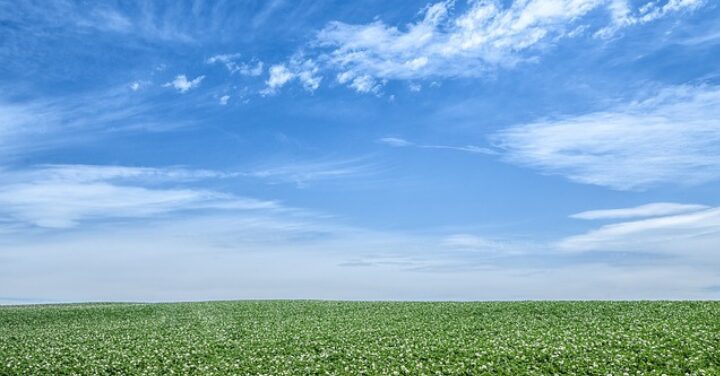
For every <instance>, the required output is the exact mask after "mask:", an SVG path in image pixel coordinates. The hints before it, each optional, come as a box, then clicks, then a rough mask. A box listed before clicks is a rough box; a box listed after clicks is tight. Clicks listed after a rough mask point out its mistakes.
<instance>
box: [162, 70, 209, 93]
mask: <svg viewBox="0 0 720 376" xmlns="http://www.w3.org/2000/svg"><path fill="white" fill-rule="evenodd" d="M204 78H205V76H204V75H203V76H198V77H195V78H194V79H192V80H190V81H188V79H187V77H186V76H185V75H184V74H181V75H178V76H176V77H175V79H174V80H172V81H171V82H168V83H166V84H165V85H163V86H164V87H173V88H175V89H177V91H179V92H181V93H185V92H187V91H188V90H190V89H193V88H196V87H198V86H200V83H201V82H202V80H203V79H204Z"/></svg>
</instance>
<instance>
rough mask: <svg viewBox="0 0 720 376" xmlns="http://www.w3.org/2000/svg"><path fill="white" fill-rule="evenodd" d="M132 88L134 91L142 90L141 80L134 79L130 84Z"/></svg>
mask: <svg viewBox="0 0 720 376" xmlns="http://www.w3.org/2000/svg"><path fill="white" fill-rule="evenodd" d="M130 89H131V90H132V91H138V90H140V81H134V82H132V83H131V84H130Z"/></svg>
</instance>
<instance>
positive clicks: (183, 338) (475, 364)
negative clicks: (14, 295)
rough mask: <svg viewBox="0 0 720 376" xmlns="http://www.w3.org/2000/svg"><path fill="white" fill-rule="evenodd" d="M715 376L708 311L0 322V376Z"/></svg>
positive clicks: (457, 307)
mask: <svg viewBox="0 0 720 376" xmlns="http://www.w3.org/2000/svg"><path fill="white" fill-rule="evenodd" d="M70 374H79V375H95V374H100V375H117V374H143V375H171V374H176V375H177V374H181V375H184V374H202V375H261V374H262V375H309V374H312V375H315V374H323V375H366V374H367V375H397V374H412V375H553V374H560V375H603V376H604V375H609V374H612V375H662V374H666V375H720V302H682V303H670V302H518V303H366V302H362V303H361V302H357V303H354V302H319V301H244V302H213V303H180V304H80V305H56V306H25V307H2V308H0V375H70Z"/></svg>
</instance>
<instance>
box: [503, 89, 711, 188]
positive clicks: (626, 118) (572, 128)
mask: <svg viewBox="0 0 720 376" xmlns="http://www.w3.org/2000/svg"><path fill="white" fill-rule="evenodd" d="M718 119H720V88H717V87H711V86H700V87H688V86H683V87H674V88H669V89H665V90H663V91H661V92H659V93H658V94H657V95H655V96H653V97H651V98H649V99H646V100H643V101H639V102H633V103H630V104H628V105H624V106H619V107H616V108H612V109H610V110H608V111H604V112H595V113H590V114H587V115H580V116H570V117H565V118H561V119H558V120H545V121H540V122H536V123H532V124H527V125H521V126H516V127H511V128H509V129H506V130H504V131H501V132H499V133H498V134H496V135H495V137H494V139H495V141H496V142H497V144H498V146H499V147H501V148H504V149H505V150H506V152H507V154H506V156H505V158H506V160H508V161H509V162H512V163H516V164H520V165H525V166H529V167H533V168H536V169H539V170H540V171H543V172H545V173H548V174H559V175H563V176H565V177H567V178H568V179H570V180H572V181H575V182H579V183H585V184H595V185H600V186H606V187H609V188H612V189H616V190H639V189H645V188H648V187H651V186H655V185H658V184H661V183H663V184H664V183H673V184H700V183H704V182H708V181H712V180H717V179H718V178H720V150H719V149H718V148H717V145H718V144H720V121H718Z"/></svg>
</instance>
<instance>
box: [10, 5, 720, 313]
mask: <svg viewBox="0 0 720 376" xmlns="http://www.w3.org/2000/svg"><path fill="white" fill-rule="evenodd" d="M0 62H2V64H0V171H1V172H2V174H0V304H16V303H17V304H20V303H39V302H82V301H184V300H214V299H258V298H261V299H265V298H317V299H348V300H357V299H360V300H364V299H368V300H376V299H380V300H385V299H393V300H516V299H718V298H720V290H718V288H717V287H718V286H720V253H719V252H720V195H718V189H719V188H720V69H719V68H718V62H720V4H718V3H716V2H714V1H709V0H655V1H650V0H640V1H636V0H515V1H510V0H502V1H501V0H456V1H414V0H412V1H411V0H408V1H397V2H391V3H388V2H383V1H377V0H363V1H354V2H344V1H286V0H267V1H259V0H252V1H251V0H246V1H201V0H197V1H174V2H159V1H127V2H126V1H123V2H119V1H118V2H115V1H99V2H87V1H70V0H67V1H65V0H52V1H42V2H41V1H29V0H22V1H3V0H0Z"/></svg>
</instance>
